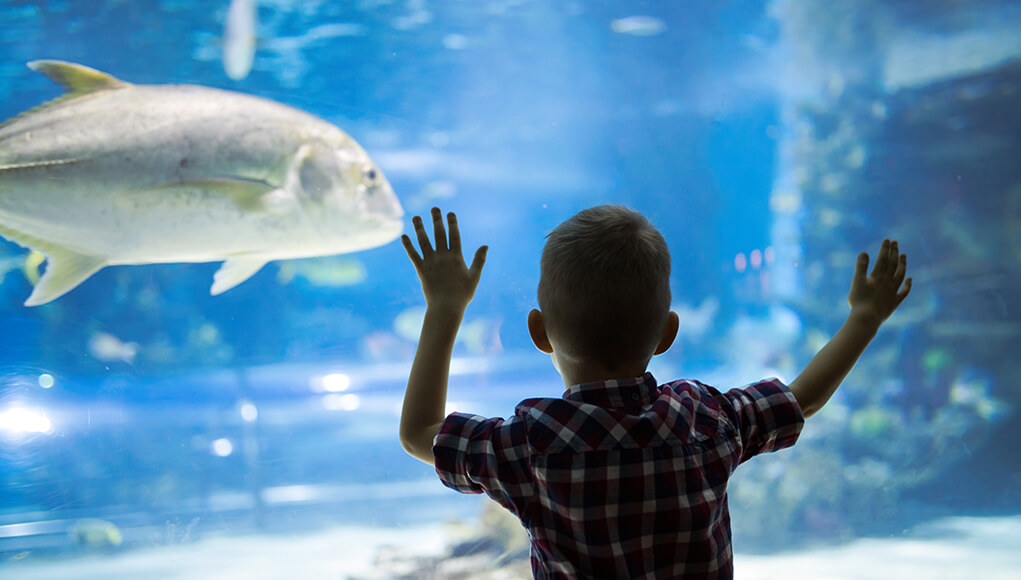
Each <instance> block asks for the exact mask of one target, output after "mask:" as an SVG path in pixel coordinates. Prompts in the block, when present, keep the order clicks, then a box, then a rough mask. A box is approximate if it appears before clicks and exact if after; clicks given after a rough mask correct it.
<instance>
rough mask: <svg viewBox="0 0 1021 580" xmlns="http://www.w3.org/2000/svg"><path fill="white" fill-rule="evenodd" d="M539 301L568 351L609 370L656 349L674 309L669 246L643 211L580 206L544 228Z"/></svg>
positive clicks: (648, 355) (550, 326)
mask: <svg viewBox="0 0 1021 580" xmlns="http://www.w3.org/2000/svg"><path fill="white" fill-rule="evenodd" d="M540 269H541V273H540V277H539V289H538V299H539V309H540V310H541V311H542V313H543V319H544V320H545V321H546V326H547V330H549V329H555V330H556V333H557V336H558V337H559V339H560V342H561V343H562V346H561V348H563V349H566V350H567V354H568V355H570V356H573V357H578V358H580V359H582V360H590V361H593V362H598V363H600V364H602V365H604V366H605V367H606V368H608V369H610V370H614V369H615V368H617V367H619V366H621V365H623V364H628V363H632V362H635V361H639V360H643V359H647V358H648V357H651V356H652V354H653V351H654V350H655V349H656V346H657V345H658V344H659V340H660V338H661V336H662V332H663V327H664V325H665V324H666V319H667V315H668V313H669V311H670V251H669V249H668V248H667V245H666V241H665V240H664V239H663V236H662V234H660V233H659V231H658V230H656V228H655V227H654V226H653V225H652V224H651V223H649V220H647V219H646V218H645V216H643V215H642V214H640V213H638V212H636V211H633V210H630V209H628V208H626V207H623V206H619V205H601V206H597V207H593V208H589V209H586V210H583V211H580V212H578V213H577V214H575V215H574V216H572V217H571V218H570V219H568V220H567V221H565V222H563V223H561V224H560V225H558V226H557V227H556V228H554V229H553V231H551V232H550V233H549V235H547V236H546V246H545V247H544V248H543V251H542V260H541V263H540Z"/></svg>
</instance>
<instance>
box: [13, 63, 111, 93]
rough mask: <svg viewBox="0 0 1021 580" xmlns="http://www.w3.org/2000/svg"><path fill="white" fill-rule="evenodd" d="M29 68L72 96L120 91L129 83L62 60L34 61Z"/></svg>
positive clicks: (29, 64)
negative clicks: (108, 90)
mask: <svg viewBox="0 0 1021 580" xmlns="http://www.w3.org/2000/svg"><path fill="white" fill-rule="evenodd" d="M28 68H30V69H32V70H34V71H36V72H40V73H42V74H44V75H46V76H47V77H49V79H50V80H51V81H53V82H55V83H57V84H58V85H60V86H62V87H64V90H66V91H67V92H68V94H71V95H76V96H77V95H84V94H88V93H94V92H96V91H102V90H106V89H119V88H121V87H125V86H128V83H126V82H124V81H122V80H119V79H116V78H114V77H112V76H110V75H108V74H106V73H104V72H99V71H98V70H96V69H94V68H89V67H87V66H83V65H80V64H74V63H72V62H64V61H62V60H33V61H32V62H30V63H28Z"/></svg>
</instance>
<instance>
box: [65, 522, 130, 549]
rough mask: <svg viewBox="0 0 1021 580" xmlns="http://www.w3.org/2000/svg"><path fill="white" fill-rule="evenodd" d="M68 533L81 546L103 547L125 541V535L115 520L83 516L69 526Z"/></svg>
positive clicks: (117, 544)
mask: <svg viewBox="0 0 1021 580" xmlns="http://www.w3.org/2000/svg"><path fill="white" fill-rule="evenodd" d="M67 534H68V535H69V536H71V540H72V541H74V542H75V543H76V544H79V545H81V546H87V547H90V548H103V547H108V546H119V545H121V544H122V543H123V542H124V536H123V534H121V530H120V528H118V527H117V526H116V525H115V524H114V523H113V522H108V521H106V520H101V519H99V518H82V519H80V520H75V522H74V523H73V524H71V527H70V528H68V530H67Z"/></svg>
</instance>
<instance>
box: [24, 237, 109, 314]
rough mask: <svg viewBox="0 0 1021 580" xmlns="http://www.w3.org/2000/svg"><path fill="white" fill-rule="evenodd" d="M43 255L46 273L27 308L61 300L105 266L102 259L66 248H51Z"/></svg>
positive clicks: (33, 291) (29, 300) (30, 298)
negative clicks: (44, 256) (45, 257)
mask: <svg viewBox="0 0 1021 580" xmlns="http://www.w3.org/2000/svg"><path fill="white" fill-rule="evenodd" d="M43 253H45V254H46V256H47V262H46V271H45V272H44V273H43V275H42V277H41V278H40V279H39V283H38V284H36V285H35V288H34V289H33V290H32V294H31V295H30V296H29V297H28V300H26V301H25V306H39V305H40V304H46V303H47V302H50V301H53V300H56V299H57V298H60V297H61V296H63V295H64V294H66V293H68V292H70V291H71V290H73V289H74V288H75V287H76V286H78V285H79V284H81V283H82V282H84V281H85V280H86V279H87V278H88V277H89V276H91V275H93V274H95V273H96V272H97V271H98V270H99V269H100V268H102V267H103V266H104V265H105V264H104V262H103V259H102V258H97V257H95V256H88V255H85V254H79V253H77V252H74V251H71V250H67V249H64V248H55V247H50V248H47V249H45V250H43Z"/></svg>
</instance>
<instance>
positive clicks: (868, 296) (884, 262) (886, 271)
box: [847, 240, 911, 327]
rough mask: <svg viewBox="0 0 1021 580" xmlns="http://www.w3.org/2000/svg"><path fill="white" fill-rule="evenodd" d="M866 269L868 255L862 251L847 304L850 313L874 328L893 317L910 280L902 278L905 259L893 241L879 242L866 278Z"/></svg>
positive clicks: (908, 288)
mask: <svg viewBox="0 0 1021 580" xmlns="http://www.w3.org/2000/svg"><path fill="white" fill-rule="evenodd" d="M868 269H869V255H868V254H867V253H865V252H862V253H861V254H858V262H857V264H855V268H854V278H853V279H852V280H851V292H850V293H849V294H848V296H847V301H848V303H850V305H851V313H852V314H859V315H861V316H863V317H864V319H866V320H869V321H874V322H875V324H876V326H877V327H878V326H879V325H880V324H882V323H883V321H885V320H886V319H887V318H889V317H890V315H891V314H893V311H894V310H896V309H897V307H898V306H900V304H901V302H903V301H904V299H905V298H907V296H908V292H910V291H911V278H907V279H905V278H904V275H905V273H906V272H907V256H906V255H904V254H901V253H900V252H899V251H898V248H897V240H893V241H892V242H891V241H890V240H883V245H882V247H880V248H879V254H877V255H876V263H875V265H873V266H872V273H871V274H868V275H867V276H866V272H868ZM902 284H903V287H902Z"/></svg>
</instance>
